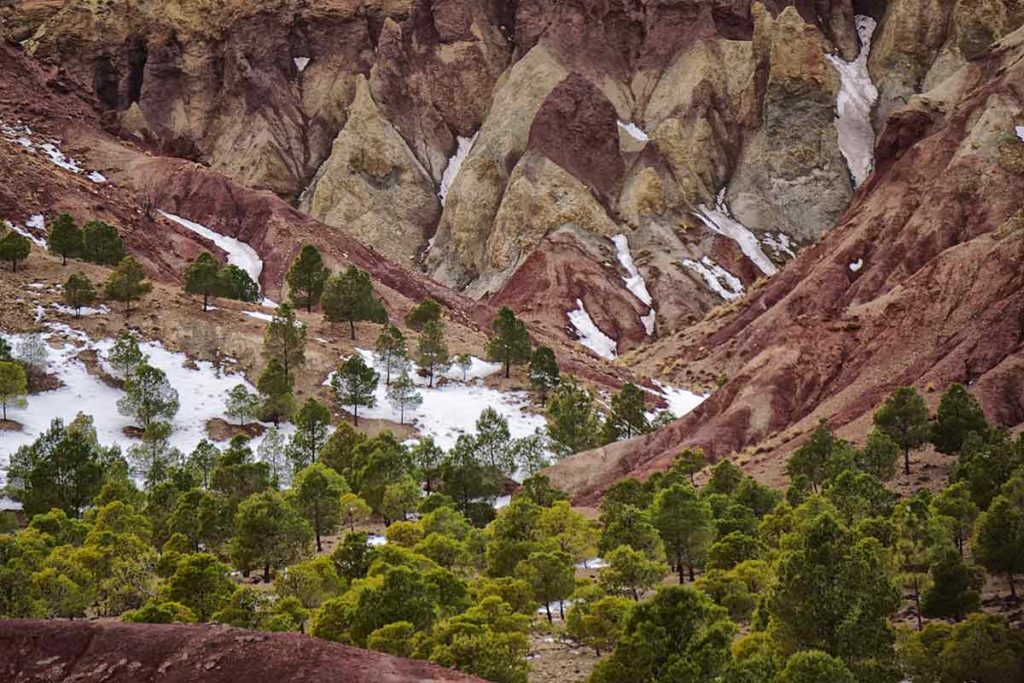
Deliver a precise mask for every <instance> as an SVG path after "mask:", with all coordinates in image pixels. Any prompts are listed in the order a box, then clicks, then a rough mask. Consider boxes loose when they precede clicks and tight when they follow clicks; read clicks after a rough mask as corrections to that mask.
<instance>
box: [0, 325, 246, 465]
mask: <svg viewBox="0 0 1024 683" xmlns="http://www.w3.org/2000/svg"><path fill="white" fill-rule="evenodd" d="M46 326H47V331H46V332H43V333H42V336H43V338H44V339H46V340H47V341H48V342H50V343H52V344H53V346H51V345H49V344H48V345H47V347H46V349H47V353H48V360H47V364H48V367H49V371H50V372H51V373H53V374H56V375H57V376H58V377H59V378H60V380H61V382H63V384H64V386H63V387H61V388H60V389H56V390H54V391H47V392H44V393H41V394H34V395H32V396H29V398H28V406H27V408H26V409H23V410H17V409H16V410H13V411H11V410H10V409H8V414H9V416H10V417H11V418H12V419H14V420H17V421H18V422H20V423H22V425H23V429H22V430H21V431H19V432H8V431H3V432H0V468H6V464H7V458H8V457H9V456H10V454H11V453H13V452H14V451H15V450H17V448H19V447H20V446H23V445H25V444H28V443H31V442H32V441H34V440H35V439H36V437H38V436H39V435H40V434H42V433H43V432H44V431H46V429H47V428H48V427H49V426H50V421H51V420H53V419H54V418H61V419H63V420H64V422H65V423H67V422H70V421H71V420H73V419H74V418H75V416H76V415H77V414H78V413H79V412H84V413H86V414H89V415H92V416H93V420H94V424H95V427H96V434H97V436H98V437H99V440H100V443H102V444H104V445H115V444H116V445H118V446H120V447H121V448H122V449H124V450H126V449H127V448H128V447H130V446H132V445H133V444H137V443H138V441H137V440H135V439H131V438H129V437H127V436H125V434H124V431H123V430H124V428H125V427H127V426H129V425H131V424H132V422H131V420H130V419H129V418H126V417H124V416H122V415H121V414H120V413H118V412H117V401H118V399H119V398H121V397H122V396H123V395H124V392H122V391H121V390H120V389H115V388H113V387H111V386H108V385H107V384H105V383H104V382H102V381H101V380H100V379H98V378H97V377H94V376H93V375H91V374H89V371H88V370H87V369H86V367H85V364H84V363H83V362H82V361H81V360H79V359H78V358H76V356H77V355H78V354H79V353H81V352H82V351H86V350H89V349H94V350H96V351H98V352H99V354H100V357H101V358H103V356H104V354H105V353H106V352H108V351H109V350H110V348H111V347H112V346H113V344H114V340H112V339H104V340H100V341H92V340H90V339H89V338H88V336H86V335H85V334H84V333H82V332H79V331H77V330H74V329H72V328H70V327H68V326H67V325H64V324H62V323H53V322H50V323H47V325H46ZM25 336H26V335H5V337H6V338H7V340H8V341H9V342H11V344H12V346H15V347H17V345H18V343H19V342H20V341H21V340H22V339H24V337H25ZM139 347H140V348H141V349H142V351H143V353H145V354H146V355H148V356H149V363H150V365H152V366H154V367H157V368H160V369H161V370H163V371H164V372H165V373H166V374H167V379H168V381H169V382H170V383H171V386H172V387H174V388H175V389H176V390H177V391H178V397H179V400H180V402H181V408H180V410H179V411H178V414H177V415H176V416H175V418H174V421H173V422H172V426H173V432H172V433H171V438H170V442H171V445H172V446H174V447H175V448H178V449H179V450H181V451H182V452H183V453H188V452H190V451H192V449H194V448H195V446H196V444H198V443H199V442H200V441H201V440H202V439H204V438H207V436H206V422H207V420H209V419H211V418H215V417H220V418H224V417H225V415H224V398H225V394H226V393H227V392H228V390H229V389H231V388H232V387H234V386H235V385H236V384H244V385H245V386H246V387H247V388H248V389H249V390H250V391H255V389H254V388H253V387H252V386H251V385H250V384H249V383H248V382H247V381H246V380H245V377H243V376H242V375H240V374H234V373H230V372H225V371H222V370H220V369H219V368H216V367H214V365H213V364H212V363H208V362H205V361H197V362H194V363H189V362H188V358H187V357H186V356H185V355H184V354H181V353H175V352H173V351H168V350H167V349H165V348H164V347H163V346H161V345H160V344H159V343H155V342H142V343H140V344H139ZM101 362H102V361H101ZM186 363H188V367H186ZM257 443H258V439H257V440H254V441H253V443H252V444H251V445H252V447H253V449H254V450H255V448H256V445H257Z"/></svg>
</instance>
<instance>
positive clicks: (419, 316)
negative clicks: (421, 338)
mask: <svg viewBox="0 0 1024 683" xmlns="http://www.w3.org/2000/svg"><path fill="white" fill-rule="evenodd" d="M440 320H441V304H439V303H437V302H436V301H434V300H433V299H431V298H429V297H427V298H426V299H424V300H423V301H421V302H419V303H418V304H416V305H415V306H413V307H412V309H410V311H409V313H408V314H407V315H406V316H405V324H406V325H407V326H408V327H409V328H410V329H413V330H416V331H417V332H422V331H423V328H424V327H425V326H426V324H427V323H429V322H434V321H440Z"/></svg>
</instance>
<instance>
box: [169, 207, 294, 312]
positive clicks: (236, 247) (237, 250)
mask: <svg viewBox="0 0 1024 683" xmlns="http://www.w3.org/2000/svg"><path fill="white" fill-rule="evenodd" d="M160 215H161V216H163V217H164V218H166V219H168V220H172V221H174V222H175V223H177V224H178V225H180V226H182V227H183V228H186V229H188V230H191V231H192V232H194V233H195V234H197V235H199V236H200V237H204V238H206V239H208V240H210V241H211V242H213V243H214V244H216V245H217V246H218V247H219V248H221V249H223V250H224V251H225V252H226V253H227V255H228V263H230V264H231V265H233V266H238V267H239V268H241V269H242V270H244V271H245V272H246V273H247V274H248V275H249V277H251V278H252V281H253V282H255V283H256V285H257V286H259V284H260V275H261V274H262V273H263V259H261V258H260V255H259V254H258V253H256V250H255V249H253V248H252V247H250V246H249V245H248V244H246V243H245V242H243V241H241V240H237V239H235V238H234V237H228V236H227V235H222V234H221V233H219V232H217V231H216V230H211V229H210V228H208V227H206V226H205V225H201V224H199V223H196V222H194V221H190V220H188V219H187V218H182V217H181V216H175V215H174V214H173V213H167V212H166V211H160ZM263 305H264V306H275V305H276V304H275V303H274V302H273V301H271V300H270V299H267V298H265V297H264V299H263Z"/></svg>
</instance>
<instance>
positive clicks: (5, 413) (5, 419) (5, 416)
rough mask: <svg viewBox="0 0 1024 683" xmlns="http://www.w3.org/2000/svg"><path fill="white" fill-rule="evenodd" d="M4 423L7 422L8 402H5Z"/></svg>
mask: <svg viewBox="0 0 1024 683" xmlns="http://www.w3.org/2000/svg"><path fill="white" fill-rule="evenodd" d="M4 422H7V401H4Z"/></svg>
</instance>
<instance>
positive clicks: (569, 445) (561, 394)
mask: <svg viewBox="0 0 1024 683" xmlns="http://www.w3.org/2000/svg"><path fill="white" fill-rule="evenodd" d="M544 417H545V419H546V420H547V427H548V436H549V437H551V440H552V442H553V443H552V445H553V447H554V450H555V451H556V452H557V453H558V454H559V455H570V454H572V453H578V452H580V451H585V450H587V449H588V448H593V447H595V446H597V445H598V441H599V439H600V437H601V421H600V419H599V418H598V416H597V413H596V412H595V411H594V398H593V396H591V395H590V392H589V391H587V390H586V389H583V388H581V387H580V386H579V385H578V384H576V382H575V381H574V380H572V379H570V378H566V377H563V378H562V380H561V381H560V382H559V383H558V386H557V387H556V388H555V390H554V391H552V392H551V395H550V396H549V397H548V400H547V402H546V403H545V404H544Z"/></svg>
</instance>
